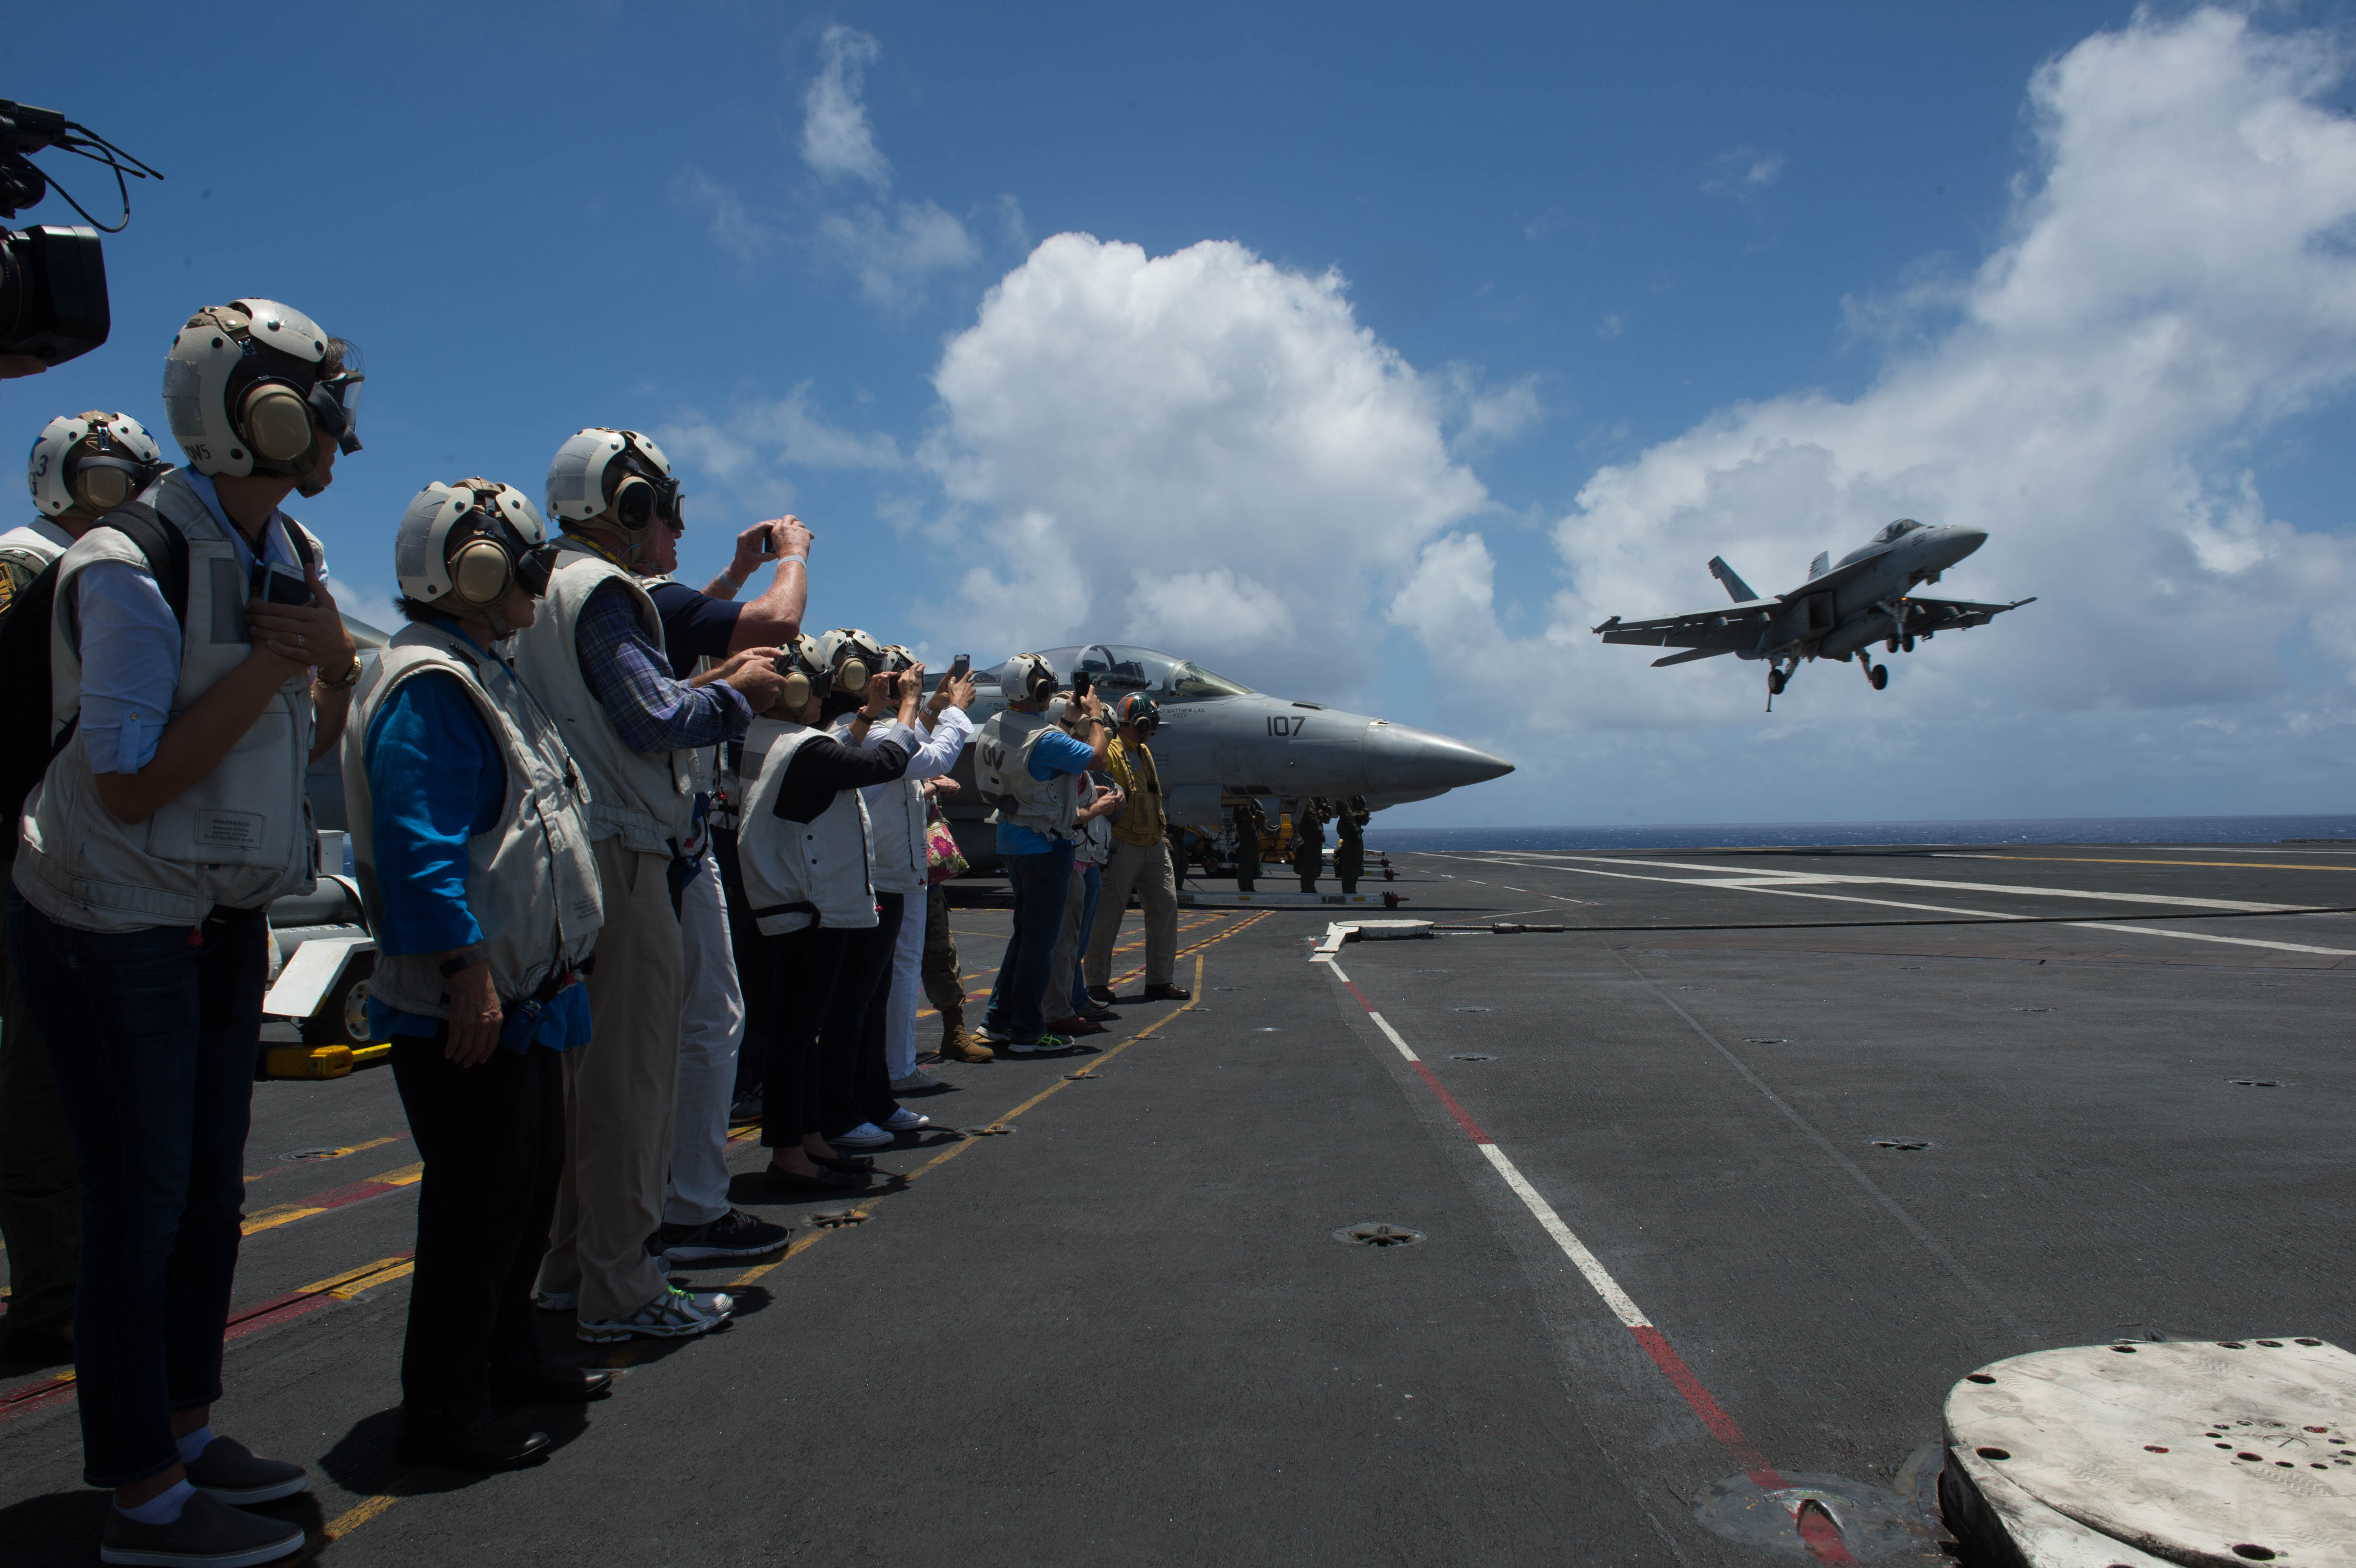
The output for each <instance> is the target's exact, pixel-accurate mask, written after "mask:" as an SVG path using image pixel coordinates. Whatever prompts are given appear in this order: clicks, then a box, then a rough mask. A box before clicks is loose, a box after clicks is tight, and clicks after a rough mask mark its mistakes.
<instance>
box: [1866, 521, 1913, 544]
mask: <svg viewBox="0 0 2356 1568" xmlns="http://www.w3.org/2000/svg"><path fill="white" fill-rule="evenodd" d="M1921 527H1922V524H1920V523H1918V522H1916V521H1915V520H1914V519H1913V518H1912V517H1901V518H1899V519H1898V520H1897V521H1896V522H1894V523H1892V524H1890V526H1889V527H1888V528H1884V529H1882V530H1881V531H1880V532H1879V533H1878V534H1876V535H1874V536H1873V542H1874V543H1875V544H1895V543H1897V542H1898V541H1899V540H1900V539H1904V538H1905V537H1906V536H1907V535H1908V534H1911V533H1912V532H1913V531H1914V530H1915V529H1916V528H1921Z"/></svg>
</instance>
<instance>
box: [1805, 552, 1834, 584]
mask: <svg viewBox="0 0 2356 1568" xmlns="http://www.w3.org/2000/svg"><path fill="white" fill-rule="evenodd" d="M1832 569H1833V552H1832V551H1830V550H1828V549H1820V550H1818V551H1816V559H1815V560H1812V561H1810V562H1808V581H1811V582H1814V581H1815V580H1816V579H1817V578H1819V577H1822V576H1823V575H1824V574H1825V573H1826V572H1827V571H1831V570H1832Z"/></svg>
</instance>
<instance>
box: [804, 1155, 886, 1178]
mask: <svg viewBox="0 0 2356 1568" xmlns="http://www.w3.org/2000/svg"><path fill="white" fill-rule="evenodd" d="M810 1163H811V1164H812V1165H814V1166H817V1167H818V1168H819V1169H820V1170H831V1171H834V1172H837V1173H838V1174H840V1175H843V1176H865V1175H867V1174H868V1173H869V1172H870V1171H872V1170H873V1169H874V1168H875V1157H874V1156H873V1155H870V1154H835V1155H829V1156H827V1157H825V1158H824V1159H820V1158H819V1157H818V1156H816V1155H812V1156H810Z"/></svg>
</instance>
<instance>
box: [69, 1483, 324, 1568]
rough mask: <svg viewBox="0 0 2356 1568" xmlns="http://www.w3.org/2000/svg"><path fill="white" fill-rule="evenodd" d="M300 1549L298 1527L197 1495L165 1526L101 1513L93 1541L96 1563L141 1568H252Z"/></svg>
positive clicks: (300, 1528) (112, 1513)
mask: <svg viewBox="0 0 2356 1568" xmlns="http://www.w3.org/2000/svg"><path fill="white" fill-rule="evenodd" d="M302 1549H303V1527H302V1526H301V1525H299V1524H288V1523H286V1522H284V1520H275V1519H264V1518H262V1516H261V1515H260V1514H252V1513H247V1512H245V1511H244V1510H243V1509H233V1508H231V1507H230V1506H229V1504H227V1503H225V1502H222V1501H221V1500H220V1499H219V1498H216V1497H213V1496H211V1495H210V1494H209V1493H205V1492H198V1493H197V1494H196V1495H195V1496H193V1497H191V1498H189V1499H188V1501H187V1506H186V1507H184V1508H182V1509H180V1517H179V1518H177V1519H176V1520H173V1521H172V1522H171V1523H169V1524H142V1523H140V1522H139V1521H138V1520H135V1519H133V1518H132V1517H131V1516H130V1515H128V1514H125V1513H120V1512H117V1511H116V1510H115V1509H107V1510H106V1524H105V1526H104V1527H103V1528H102V1530H101V1531H100V1532H99V1538H98V1560H99V1561H100V1562H101V1563H134V1564H139V1565H142V1568H181V1565H182V1564H184V1563H200V1564H202V1565H203V1568H254V1564H256V1563H275V1562H277V1561H278V1560H279V1559H280V1558H281V1557H284V1556H286V1555H288V1554H289V1553H290V1552H300V1551H301V1550H302Z"/></svg>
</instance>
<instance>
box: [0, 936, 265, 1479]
mask: <svg viewBox="0 0 2356 1568" xmlns="http://www.w3.org/2000/svg"><path fill="white" fill-rule="evenodd" d="M8 939H9V944H10V951H11V955H12V957H13V960H14V962H15V965H16V974H17V976H18V983H19V984H20V985H22V986H23V987H24V989H25V1000H26V1003H27V1006H28V1007H30V1008H31V1009H32V1012H33V1019H34V1023H35V1025H36V1026H37V1028H38V1029H40V1031H41V1033H42V1034H43V1035H44V1036H45V1037H46V1038H47V1039H48V1047H49V1061H50V1063H51V1065H52V1066H53V1067H54V1068H55V1069H56V1072H57V1079H58V1093H59V1098H60V1099H61V1100H62V1102H63V1104H64V1106H65V1114H66V1124H67V1128H68V1130H69V1132H70V1134H71V1136H72V1137H73V1145H74V1163H75V1168H76V1170H77V1172H78V1173H79V1175H80V1179H81V1195H82V1196H81V1278H80V1283H79V1285H78V1288H77V1289H76V1292H75V1298H74V1375H75V1380H76V1382H77V1384H78V1386H79V1389H80V1403H81V1445H82V1478H83V1479H84V1480H86V1481H88V1482H89V1483H90V1484H91V1486H93V1487H127V1486H130V1485H132V1484H134V1482H138V1481H143V1480H145V1479H146V1478H147V1477H151V1476H155V1475H159V1474H161V1473H162V1472H164V1471H165V1470H167V1469H169V1468H171V1467H173V1466H174V1465H177V1464H178V1463H179V1459H180V1456H179V1450H178V1448H177V1446H176V1445H174V1443H173V1441H172V1428H171V1417H172V1413H173V1412H175V1411H180V1410H187V1409H191V1408H193V1407H195V1406H198V1405H206V1404H210V1403H213V1402H214V1401H215V1400H218V1399H219V1398H220V1392H221V1381H220V1372H221V1334H222V1331H223V1329H224V1328H226V1327H227V1325H228V1322H229V1298H230V1286H231V1285H233V1284H234V1283H235V1281H236V1277H237V1248H238V1239H239V1232H240V1229H241V1211H242V1209H243V1207H244V1204H245V1130H246V1122H247V1118H248V1116H249V1115H250V1114H251V1111H252V1102H253V1060H254V1053H255V1051H257V1050H258V1049H259V1046H260V1042H261V1038H262V982H263V980H264V978H265V977H266V976H267V975H268V973H269V967H270V949H269V942H270V929H269V925H268V923H267V918H266V916H265V914H264V912H262V911H261V910H227V909H224V910H216V911H215V912H213V915H212V917H211V918H210V919H209V920H207V921H206V922H205V923H204V924H203V925H201V926H197V927H193V928H192V927H188V926H149V927H147V928H145V930H140V931H130V932H94V931H79V930H76V929H75V928H73V927H72V926H67V925H59V924H58V923H56V922H54V921H52V920H50V919H48V917H47V916H46V915H44V914H42V913H41V912H40V911H38V910H37V909H34V908H33V907H32V906H31V905H29V904H27V903H26V902H25V901H24V900H23V899H22V898H20V897H18V896H17V895H16V893H14V892H13V891H12V892H11V893H10V894H9V896H8Z"/></svg>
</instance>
